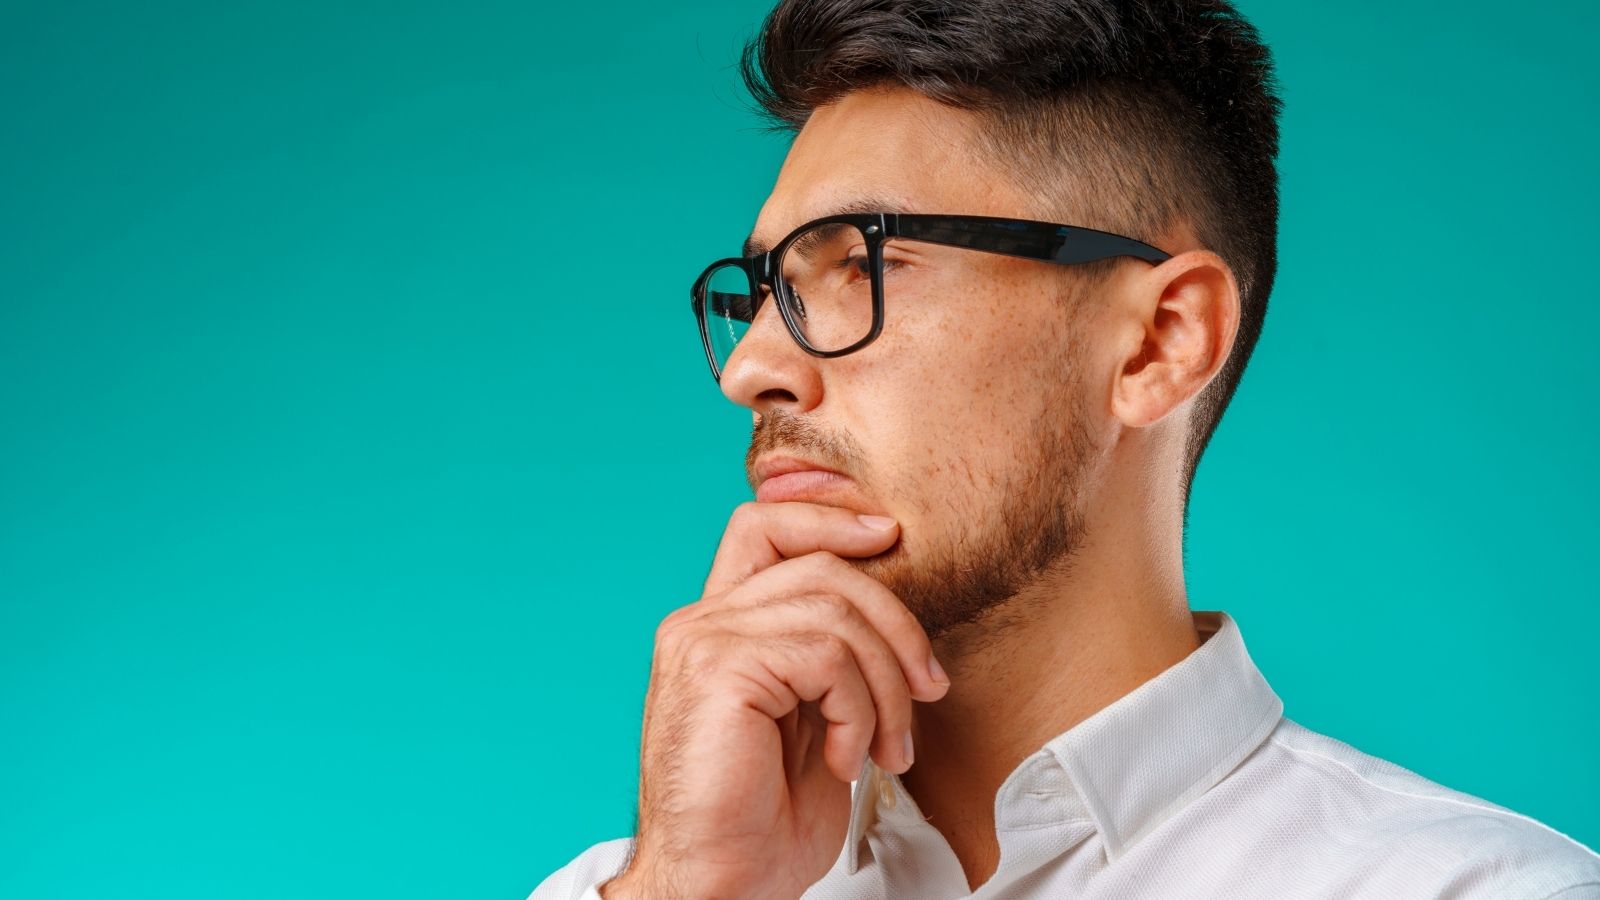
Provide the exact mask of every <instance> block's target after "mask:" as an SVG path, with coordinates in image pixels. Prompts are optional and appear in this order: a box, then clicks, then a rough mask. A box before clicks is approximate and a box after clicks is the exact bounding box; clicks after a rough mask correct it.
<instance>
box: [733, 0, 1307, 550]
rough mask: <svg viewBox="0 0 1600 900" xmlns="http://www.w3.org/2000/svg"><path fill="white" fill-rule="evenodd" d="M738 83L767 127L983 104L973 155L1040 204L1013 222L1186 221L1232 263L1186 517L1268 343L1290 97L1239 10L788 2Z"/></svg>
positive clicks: (1045, 3)
mask: <svg viewBox="0 0 1600 900" xmlns="http://www.w3.org/2000/svg"><path fill="white" fill-rule="evenodd" d="M740 72H741V74H742V75H743V78H744V82H745V85H746V86H747V87H748V89H749V90H750V93H751V95H752V96H753V97H754V99H755V100H756V102H757V104H758V109H757V112H758V113H759V114H761V115H764V116H765V117H766V118H768V119H769V120H770V122H771V125H770V128H771V130H779V131H798V130H799V129H800V128H801V126H803V125H804V124H805V122H806V119H807V118H809V116H810V114H811V111H812V110H813V109H815V108H817V107H818V106H822V105H826V104H827V103H830V102H832V101H834V100H837V99H839V98H840V97H842V96H843V95H844V94H846V93H848V92H850V91H854V90H858V89H862V88H868V87H874V86H879V85H884V84H898V85H901V86H904V87H907V88H910V89H912V90H915V91H917V92H919V93H921V94H923V95H925V96H928V97H930V98H932V99H934V100H938V101H940V102H942V103H945V104H948V105H950V106H954V107H957V108H961V109H966V110H972V111H975V112H977V113H979V114H980V116H981V119H980V121H981V122H982V123H983V128H982V129H981V137H980V140H981V142H982V143H983V147H981V148H980V149H981V150H982V151H984V152H985V153H986V154H988V155H989V156H991V157H992V158H993V159H994V160H995V161H996V162H997V164H998V165H999V166H1000V167H1001V168H1002V169H1003V170H1005V171H1008V172H1009V173H1011V174H1012V175H1013V176H1014V177H1015V178H1016V179H1017V180H1018V182H1019V184H1020V185H1021V186H1022V187H1024V188H1025V189H1027V190H1028V191H1029V192H1030V193H1031V194H1033V195H1034V196H1037V197H1038V198H1039V201H1040V204H1041V205H1040V207H1039V208H1038V209H1035V210H1027V211H1018V215H1019V217H1020V216H1022V215H1025V214H1026V215H1033V216H1035V217H1038V218H1044V217H1048V216H1050V215H1059V214H1060V213H1062V212H1063V211H1064V210H1071V211H1072V216H1073V218H1072V219H1067V220H1066V221H1072V222H1073V224H1077V225H1085V226H1088V227H1091V228H1099V229H1102V230H1105V231H1113V232H1117V233H1120V234H1126V235H1129V236H1131V237H1138V238H1141V239H1146V240H1150V239H1153V238H1154V236H1155V235H1158V234H1160V233H1162V232H1163V231H1164V229H1165V228H1167V227H1168V226H1170V225H1172V224H1173V223H1174V222H1175V221H1184V222H1187V223H1188V225H1189V226H1190V227H1191V228H1192V229H1193V232H1194V234H1195V236H1196V237H1197V238H1198V239H1199V241H1200V242H1201V243H1202V244H1203V245H1205V246H1206V247H1208V248H1210V249H1211V250H1213V251H1214V252H1216V253H1217V255H1219V256H1221V257H1222V259H1223V260H1224V261H1226V262H1227V264H1228V266H1229V268H1231V269H1232V271H1233V274H1234V278H1235V280H1236V281H1237V282H1238V284H1239V291H1240V305H1241V317H1240V323H1239V332H1238V335H1237V337H1236V339H1235V341H1234V346H1233V350H1232V353H1231V354H1230V355H1229V358H1228V360H1227V361H1226V363H1224V365H1223V367H1222V369H1221V370H1220V371H1219V372H1218V374H1217V377H1216V378H1214V379H1213V380H1212V382H1211V383H1210V384H1209V385H1207V386H1206V388H1205V390H1204V391H1202V392H1201V394H1200V395H1199V397H1197V398H1196V403H1195V408H1194V416H1193V419H1192V421H1191V424H1190V432H1189V436H1188V444H1187V454H1186V456H1187V458H1186V466H1185V469H1184V472H1183V493H1184V510H1185V512H1184V519H1185V522H1186V523H1187V520H1188V505H1189V504H1188V497H1189V489H1190V487H1191V485H1192V483H1193V479H1194V472H1195V469H1196V467H1197V466H1199V464H1200V455H1201V454H1202V453H1203V452H1204V451H1205V447H1206V445H1207V444H1208V443H1209V442H1210V440H1211V436H1212V434H1213V433H1214V432H1215V431H1216V428H1217V424H1218V422H1219V421H1221V419H1222V412H1223V410H1224V409H1225V408H1226V407H1227V405H1228V401H1229V400H1230V399H1232V397H1233V393H1234V390H1235V389H1236V388H1237V387H1238V384H1239V379H1240V378H1241V377H1242V376H1243V374H1244V369H1245V365H1246V363H1247V362H1248V361H1249V359H1250V354H1251V351H1252V350H1254V348H1255V344H1256V340H1257V338H1259V337H1260V334H1261V326H1262V323H1263V321H1264V320H1265V318H1266V312H1267V295H1268V294H1269V293H1270V292H1271V290H1272V279H1273V274H1274V272H1275V270H1276V267H1277V225H1278V174H1277V168H1276V165H1275V164H1274V159H1275V158H1276V156H1277V154H1278V114H1279V112H1280V110H1281V108H1282V102H1281V100H1280V99H1279V98H1278V97H1277V95H1276V84H1275V82H1274V75H1273V68H1272V59H1271V55H1270V53H1269V51H1268V50H1267V48H1266V47H1265V46H1264V45H1263V44H1262V43H1261V40H1260V37H1259V36H1258V35H1257V33H1256V30H1255V28H1254V27H1253V26H1252V25H1251V24H1250V23H1249V22H1247V21H1245V19H1244V18H1243V17H1242V16H1240V14H1239V13H1238V11H1237V10H1235V9H1234V7H1233V5H1232V4H1231V3H1228V2H1226V0H1168V2H1152V0H1124V2H1113V0H781V2H779V3H778V5H777V6H776V7H775V8H774V9H773V10H772V11H771V13H769V14H768V15H767V17H766V20H765V21H764V22H763V23H762V26H761V31H760V33H758V34H757V35H756V36H755V37H753V38H752V39H751V40H750V41H749V42H747V43H746V44H745V46H744V51H743V54H742V56H741V59H740ZM956 211H959V210H956ZM1057 221H1060V219H1057ZM1112 262H1114V261H1112ZM1082 268H1088V269H1089V270H1090V271H1089V272H1088V273H1087V274H1088V276H1089V277H1091V278H1093V277H1098V276H1100V275H1103V274H1104V273H1105V272H1106V271H1108V266H1106V265H1102V264H1091V265H1090V266H1089V267H1082Z"/></svg>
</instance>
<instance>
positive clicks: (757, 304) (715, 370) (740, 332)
mask: <svg viewBox="0 0 1600 900" xmlns="http://www.w3.org/2000/svg"><path fill="white" fill-rule="evenodd" d="M896 239H899V240H908V241H922V242H925V243H930V244H943V245H946V246H950V247H965V248H968V249H971V250H981V251H983V252H985V253H1002V254H1005V255H1007V256H1017V257H1021V258H1023V259H1033V260H1040V261H1043V262H1050V263H1057V264H1060V265H1068V266H1070V265H1076V264H1079V263H1087V262H1094V261H1096V260H1102V259H1110V258H1112V257H1118V256H1131V257H1134V258H1136V259H1142V260H1144V261H1146V262H1150V263H1160V262H1164V261H1165V260H1167V259H1169V258H1171V254H1169V253H1167V252H1165V251H1163V250H1159V249H1157V248H1155V247H1152V246H1150V245H1149V244H1146V243H1144V242H1142V241H1136V240H1134V239H1133V238H1129V237H1123V236H1122V235H1119V234H1112V233H1110V232H1107V231H1096V230H1094V229H1092V228H1080V227H1078V226H1076V225H1058V224H1055V223H1052V222H1034V221H1029V220H1026V219H1005V218H997V217H995V216H956V215H941V214H937V213H842V214H839V215H834V216H824V217H822V218H820V219H813V220H812V221H810V222H807V223H805V224H804V225H801V226H800V227H799V228H796V229H795V230H794V231H792V232H790V233H789V236H788V237H786V238H784V239H783V240H781V241H779V242H778V244H777V246H775V247H773V248H772V249H771V250H768V251H767V252H765V253H760V254H756V255H754V256H735V257H730V258H728V259H719V260H717V261H716V262H714V263H712V264H711V265H709V266H707V267H706V269H705V271H704V272H701V273H700V277H699V278H697V279H695V282H694V287H693V288H691V289H690V302H691V304H692V305H693V307H694V314H695V318H696V319H698V320H699V323H700V337H701V340H702V341H703V342H704V343H705V349H706V359H707V361H708V362H709V363H710V364H711V377H712V378H714V379H716V380H717V381H718V382H721V380H722V370H723V367H724V366H726V365H727V362H728V358H729V357H730V356H732V355H733V350H734V347H736V346H737V345H738V343H739V339H740V338H742V337H744V335H745V332H746V331H748V330H749V329H750V324H751V323H752V322H753V321H755V317H756V313H758V312H760V311H761V307H762V306H763V305H764V304H765V303H766V300H767V298H768V297H769V296H772V295H776V296H777V298H778V312H779V313H780V314H781V315H782V317H783V322H784V325H785V326H787V327H788V329H789V334H790V335H791V336H792V337H793V338H794V340H795V343H797V344H799V345H800V346H801V347H802V348H803V349H804V350H805V351H806V352H807V353H810V354H812V355H813V356H821V357H836V356H844V355H845V354H847V353H854V352H855V351H857V350H860V349H861V348H862V347H865V346H866V345H868V344H870V343H872V342H873V340H875V339H876V338H877V337H878V335H879V334H881V333H882V332H883V295H884V272H885V268H886V262H885V256H884V248H885V245H886V244H887V243H888V242H889V241H893V240H896ZM895 265H896V262H895V260H893V259H888V261H887V268H888V270H889V271H891V272H892V271H893V269H894V266H895Z"/></svg>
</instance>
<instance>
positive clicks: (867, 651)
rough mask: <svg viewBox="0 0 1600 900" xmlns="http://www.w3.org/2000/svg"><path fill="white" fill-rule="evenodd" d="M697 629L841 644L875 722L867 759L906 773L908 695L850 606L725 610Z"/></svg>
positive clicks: (881, 644)
mask: <svg viewBox="0 0 1600 900" xmlns="http://www.w3.org/2000/svg"><path fill="white" fill-rule="evenodd" d="M697 627H700V628H708V629H716V630H718V631H721V632H724V633H734V634H743V635H746V636H747V637H748V638H750V639H751V640H754V641H764V640H772V639H775V638H780V637H782V636H785V635H826V636H828V637H829V638H830V639H837V640H841V641H843V642H844V644H845V645H846V646H847V647H848V648H849V649H850V652H851V654H852V655H853V657H854V659H855V666H856V668H857V669H858V670H859V671H860V673H861V677H862V679H863V680H864V681H865V682H866V686H867V690H868V693H869V694H870V696H871V702H872V706H873V710H874V716H875V720H876V721H875V722H874V724H873V727H872V729H871V730H870V732H869V736H870V737H871V739H872V741H871V750H872V757H873V758H874V759H876V760H877V761H878V764H879V765H880V766H882V767H883V768H884V769H886V770H888V771H891V772H904V771H905V770H906V769H908V768H910V765H911V761H910V758H909V756H908V754H907V752H906V741H907V737H906V736H907V735H908V734H910V733H911V715H912V711H911V694H910V691H909V689H908V687H907V685H906V680H905V675H904V673H903V672H902V671H901V669H900V661H899V659H898V658H897V657H896V656H895V653H894V651H893V650H892V649H890V647H889V645H888V644H887V643H886V642H885V641H884V639H883V635H881V634H879V633H878V632H877V630H876V629H874V628H873V627H872V625H871V624H870V623H868V622H867V620H866V619H865V618H864V617H863V616H862V615H861V612H860V610H859V609H857V608H856V606H855V604H853V603H851V602H850V601H849V600H846V599H844V598H843V597H840V596H838V595H835V594H827V593H817V594H806V595H798V596H792V597H786V598H783V599H781V600H774V601H771V602H769V603H766V604H762V605H760V606H740V607H725V608H723V609H720V610H717V611H714V612H711V613H707V614H706V615H705V616H703V617H702V618H701V619H700V620H699V622H698V626H697ZM858 762H859V760H858Z"/></svg>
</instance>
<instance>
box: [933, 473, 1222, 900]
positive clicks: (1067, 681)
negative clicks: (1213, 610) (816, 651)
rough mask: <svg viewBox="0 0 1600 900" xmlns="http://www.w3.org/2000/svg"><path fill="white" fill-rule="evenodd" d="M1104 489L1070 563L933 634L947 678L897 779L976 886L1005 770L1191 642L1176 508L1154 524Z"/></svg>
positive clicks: (1177, 656)
mask: <svg viewBox="0 0 1600 900" xmlns="http://www.w3.org/2000/svg"><path fill="white" fill-rule="evenodd" d="M1113 483H1114V482H1113ZM1099 499H1100V500H1101V502H1100V503H1098V504H1096V505H1097V507H1098V509H1097V510H1094V511H1092V513H1091V515H1090V517H1089V522H1090V523H1091V527H1090V528H1089V529H1088V531H1087V533H1085V534H1084V535H1083V536H1082V542H1081V543H1080V544H1079V546H1078V547H1077V549H1076V551H1075V552H1074V553H1073V555H1072V557H1071V559H1070V561H1068V562H1069V565H1066V566H1059V567H1057V571H1056V572H1054V573H1053V574H1050V575H1047V576H1046V577H1045V578H1044V579H1042V580H1041V581H1040V582H1038V583H1036V584H1034V585H1031V586H1030V587H1029V588H1028V590H1027V591H1025V592H1024V593H1022V594H1019V595H1018V596H1016V597H1014V598H1012V599H1011V600H1009V601H1007V602H1006V603H1005V604H1004V605H1003V606H1001V607H999V608H997V609H996V610H994V614H993V615H991V616H989V617H986V619H985V620H983V621H980V622H977V623H974V624H973V625H970V626H965V627H963V628H961V629H957V630H955V631H952V632H950V633H949V634H946V635H943V636H941V637H940V638H939V639H938V640H936V641H935V642H934V652H935V654H936V655H937V656H938V657H939V660H940V662H941V663H942V664H943V665H944V666H945V668H946V670H947V671H948V672H949V673H950V676H951V688H950V691H949V692H948V693H947V694H946V695H945V696H944V697H943V698H942V699H941V700H939V701H938V702H936V703H925V704H917V705H916V712H915V721H914V723H913V725H912V739H913V741H914V742H915V744H916V763H915V764H914V765H913V766H912V767H911V769H910V770H909V771H907V772H906V773H905V774H904V775H902V776H901V782H902V783H903V784H904V786H905V788H906V790H907V792H908V793H910V795H911V797H912V799H913V800H915V801H916V803H917V806H918V808H919V809H920V810H921V812H922V813H923V815H925V816H927V817H928V822H929V824H930V825H932V826H933V827H935V828H937V829H938V830H939V831H940V832H941V833H942V834H943V835H944V837H945V839H946V840H947V841H948V842H949V844H950V846H951V849H952V850H954V851H955V854H956V856H957V858H959V859H960V860H961V864H962V867H963V868H964V869H965V870H966V872H967V879H968V882H969V885H970V887H971V889H973V890H976V889H977V887H978V886H979V885H981V884H982V883H983V882H984V881H987V880H988V878H989V876H991V875H992V874H993V873H994V870H995V868H996V867H997V866H998V863H999V846H998V842H997V838H996V835H995V822H994V801H995V794H996V793H997V791H998V790H999V788H1000V785H1001V783H1002V782H1004V781H1005V779H1006V777H1007V776H1008V775H1009V774H1010V773H1011V771H1012V770H1013V769H1015V768H1016V767H1017V766H1018V765H1019V764H1021V762H1022V761H1023V760H1024V759H1026V758H1027V757H1028V756H1030V755H1031V754H1033V753H1035V752H1037V751H1038V750H1039V748H1041V747H1042V746H1044V744H1046V743H1047V742H1049V741H1050V739H1051V738H1054V737H1055V736H1056V735H1058V734H1060V733H1062V732H1064V731H1067V730H1068V729H1070V728H1072V727H1073V726H1074V725H1077V724H1078V723H1079V722H1082V721H1083V720H1084V719H1087V718H1088V717H1090V716H1092V715H1094V714H1095V713H1096V712H1098V711H1099V710H1101V709H1103V708H1105V707H1106V706H1107V705H1109V704H1111V703H1112V702H1113V701H1115V700H1117V699H1118V698H1120V697H1122V696H1123V695H1124V694H1127V693H1128V692H1130V691H1132V690H1133V689H1134V688H1137V687H1138V686H1139V685H1141V684H1143V683H1144V682H1146V681H1148V680H1150V679H1151V678H1153V677H1155V676H1156V675H1159V674H1160V673H1161V672H1163V671H1164V670H1166V669H1167V668H1169V667H1171V666H1172V665H1174V664H1175V663H1177V662H1179V661H1181V660H1182V659H1183V658H1184V657H1186V656H1188V655H1189V653H1191V652H1192V651H1193V650H1194V649H1195V648H1196V647H1198V646H1199V637H1198V635H1197V634H1196V632H1195V628H1194V622H1193V620H1192V618H1191V617H1190V612H1189V605H1188V600H1187V597H1186V596H1185V593H1184V587H1183V573H1182V554H1181V546H1182V534H1181V512H1179V513H1177V514H1176V516H1173V517H1161V519H1162V522H1163V523H1164V527H1152V526H1154V525H1157V524H1158V523H1156V521H1155V517H1151V516H1149V512H1150V510H1149V506H1148V505H1144V504H1139V503H1133V502H1128V499H1129V498H1122V497H1115V496H1102V497H1101V498H1099ZM1126 510H1134V511H1135V513H1134V514H1133V515H1128V514H1125V513H1124V514H1123V515H1120V516H1119V515H1117V514H1116V513H1117V512H1119V511H1126ZM1094 513H1108V514H1107V515H1095V514H1094ZM1141 516H1142V518H1141ZM1164 531H1165V532H1169V533H1162V532H1164Z"/></svg>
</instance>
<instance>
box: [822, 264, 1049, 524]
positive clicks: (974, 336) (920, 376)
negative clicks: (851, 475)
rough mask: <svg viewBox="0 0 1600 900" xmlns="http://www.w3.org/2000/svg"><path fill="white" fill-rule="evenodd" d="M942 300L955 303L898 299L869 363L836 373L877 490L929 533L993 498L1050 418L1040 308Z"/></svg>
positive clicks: (994, 299) (995, 298) (1016, 296)
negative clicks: (844, 384)
mask: <svg viewBox="0 0 1600 900" xmlns="http://www.w3.org/2000/svg"><path fill="white" fill-rule="evenodd" d="M952 296H954V297H960V298H961V300H960V302H956V301H952V300H946V299H940V300H939V301H938V302H927V303H920V304H919V303H917V302H916V299H917V298H908V299H907V300H906V302H904V303H902V304H900V305H899V306H898V308H894V309H892V310H890V314H889V320H888V321H887V322H886V327H885V329H884V333H883V336H882V337H880V338H879V339H878V341H877V342H875V343H874V345H873V346H872V347H871V348H870V349H871V350H872V351H875V352H873V353H871V354H870V355H868V354H859V355H860V356H862V359H860V360H859V361H857V362H855V363H854V364H853V365H852V367H851V368H852V369H853V370H854V371H850V372H848V373H841V374H847V377H848V378H849V380H850V381H851V383H852V386H853V387H854V388H855V390H853V391H852V392H851V393H852V394H853V395H854V396H853V397H852V402H851V404H850V406H851V407H852V409H851V412H850V418H851V419H852V420H854V421H855V422H857V423H859V428H858V432H857V433H858V435H859V436H860V439H861V440H862V442H863V446H864V447H865V448H868V450H867V452H868V455H869V457H870V458H871V462H872V467H873V473H872V474H873V481H874V483H875V486H876V488H877V490H878V491H879V492H881V495H882V497H883V499H884V501H885V502H886V503H888V504H890V505H892V506H893V507H896V508H898V509H900V510H903V511H905V512H909V513H910V514H912V515H915V516H917V517H919V518H923V519H925V520H927V523H928V524H929V525H934V524H936V523H935V522H934V521H933V520H936V519H946V518H957V517H966V516H971V515H972V514H973V513H974V512H975V511H977V510H980V509H983V508H985V506H986V504H988V503H990V502H992V501H994V500H995V499H996V498H993V497H992V496H991V495H992V494H993V493H994V492H995V488H996V487H997V485H998V484H1000V483H1001V482H1002V481H1003V480H1004V478H1005V475H1006V474H1007V472H1009V470H1010V468H1013V467H1015V466H1016V465H1018V464H1019V460H1020V459H1022V458H1024V457H1025V456H1026V454H1024V453H1022V452H1020V450H1021V447H1022V444H1023V443H1024V442H1027V441H1030V440H1034V439H1036V435H1037V423H1038V420H1039V417H1040V416H1043V415H1049V414H1050V411H1049V410H1046V409H1043V408H1041V404H1042V403H1043V398H1044V397H1045V396H1046V394H1047V393H1048V392H1047V391H1046V390H1043V389H1042V388H1043V387H1044V386H1043V385H1041V384H1040V383H1039V382H1040V379H1041V378H1042V377H1056V371H1057V370H1056V368H1055V367H1053V366H1052V365H1050V364H1049V362H1050V360H1048V359H1047V353H1048V352H1049V347H1050V346H1051V342H1052V341H1054V340H1056V339H1057V337H1056V336H1055V335H1054V334H1053V332H1054V331H1055V330H1056V326H1055V325H1054V324H1053V321H1052V320H1053V319H1055V318H1057V317H1053V316H1046V315H1042V314H1041V309H1040V306H1039V302H1040V298H1039V297H1036V296H1033V297H1030V296H1026V295H1025V294H1021V293H1020V289H1019V290H1014V291H1009V292H1007V291H996V290H993V289H991V290H990V291H988V292H986V293H983V294H979V293H978V292H976V291H975V290H973V289H972V288H971V287H970V286H969V287H968V288H967V289H966V291H965V292H956V291H955V290H954V287H953V286H952V289H951V291H950V292H945V293H943V294H942V297H952ZM846 359H849V357H846ZM957 524H959V523H957ZM940 530H943V528H940Z"/></svg>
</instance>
